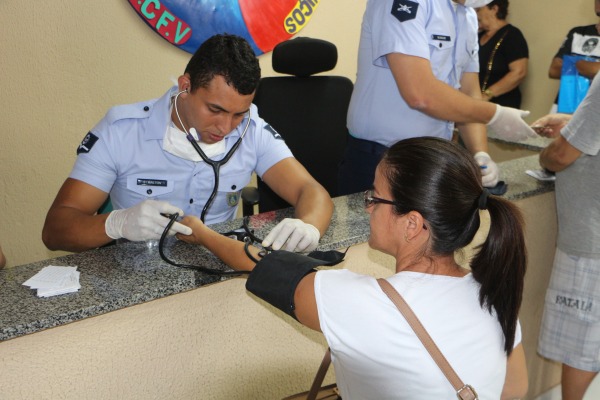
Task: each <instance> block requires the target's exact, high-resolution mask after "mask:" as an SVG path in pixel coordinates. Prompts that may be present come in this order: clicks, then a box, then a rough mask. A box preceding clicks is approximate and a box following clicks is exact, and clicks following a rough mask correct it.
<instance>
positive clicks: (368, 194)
mask: <svg viewBox="0 0 600 400" xmlns="http://www.w3.org/2000/svg"><path fill="white" fill-rule="evenodd" d="M364 195H365V208H368V207H371V206H372V205H373V204H377V203H382V204H391V205H393V206H395V205H396V203H395V202H393V201H391V200H386V199H382V198H379V197H375V196H373V190H372V189H371V190H365V193H364Z"/></svg>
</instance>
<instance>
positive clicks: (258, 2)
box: [129, 0, 320, 55]
mask: <svg viewBox="0 0 600 400" xmlns="http://www.w3.org/2000/svg"><path fill="white" fill-rule="evenodd" d="M319 1H320V0H129V4H130V5H131V6H132V7H133V8H134V9H135V10H136V11H137V13H138V14H139V15H140V17H141V18H142V19H143V20H144V21H145V22H146V23H147V24H148V25H149V26H150V27H151V28H152V29H153V30H154V31H155V32H156V33H158V34H159V35H160V36H162V37H163V39H165V40H167V41H168V42H170V43H172V44H173V45H175V46H177V47H179V48H180V49H182V50H185V51H187V52H188V53H194V52H195V51H196V49H197V48H198V47H199V46H200V44H201V43H202V42H204V41H205V40H206V39H208V38H209V37H211V36H212V35H214V34H217V33H230V34H235V35H238V36H242V37H243V38H245V39H246V40H247V41H248V42H249V43H250V45H251V46H252V48H253V49H254V52H255V53H256V54H257V55H259V54H262V53H266V52H269V51H271V50H272V49H273V47H275V45H277V44H278V43H281V42H284V41H286V40H288V39H289V38H291V37H292V36H293V35H295V34H296V33H298V32H299V31H300V30H301V29H302V28H304V26H305V25H306V24H307V23H308V21H309V20H310V18H311V17H312V15H313V13H314V11H315V9H316V8H317V6H318V5H319Z"/></svg>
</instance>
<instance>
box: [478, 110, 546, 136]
mask: <svg viewBox="0 0 600 400" xmlns="http://www.w3.org/2000/svg"><path fill="white" fill-rule="evenodd" d="M528 115H529V111H523V110H518V109H516V108H510V107H502V106H500V105H498V104H496V113H495V114H494V116H493V117H492V119H491V120H490V122H488V124H487V126H488V127H489V128H490V129H491V130H492V131H494V133H495V134H496V135H498V137H499V138H500V139H504V140H511V141H516V142H519V141H521V140H525V139H527V138H528V137H531V138H534V137H537V135H536V133H535V131H534V130H533V129H531V127H530V126H529V125H527V123H526V122H525V121H523V118H525V117H526V116H528Z"/></svg>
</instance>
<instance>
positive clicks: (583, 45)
mask: <svg viewBox="0 0 600 400" xmlns="http://www.w3.org/2000/svg"><path fill="white" fill-rule="evenodd" d="M594 8H595V12H596V15H597V16H598V17H600V0H594ZM565 55H582V56H588V57H593V58H595V59H598V60H599V61H600V22H599V23H597V24H594V25H584V26H576V27H575V28H573V29H571V30H570V31H569V33H567V36H566V37H565V40H564V41H563V43H562V45H561V46H560V48H559V49H558V52H557V53H556V54H555V55H554V58H553V59H552V62H551V63H550V68H549V69H548V76H549V77H550V78H551V79H560V76H561V71H562V65H563V57H564V56H565ZM575 65H576V67H577V72H579V74H580V75H583V76H585V77H587V78H590V79H593V78H594V76H596V73H597V72H598V70H600V63H598V62H596V61H587V60H579V61H577V63H576V64H575ZM554 103H555V105H556V104H558V94H557V95H556V100H555V102H554ZM551 112H554V110H551Z"/></svg>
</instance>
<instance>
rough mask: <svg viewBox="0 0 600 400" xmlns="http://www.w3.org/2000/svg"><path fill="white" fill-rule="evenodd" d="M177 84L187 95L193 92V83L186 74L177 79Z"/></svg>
mask: <svg viewBox="0 0 600 400" xmlns="http://www.w3.org/2000/svg"><path fill="white" fill-rule="evenodd" d="M177 84H178V86H179V90H180V91H185V92H186V93H190V92H191V91H192V81H191V80H190V76H189V74H184V75H181V76H180V77H179V78H177Z"/></svg>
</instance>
